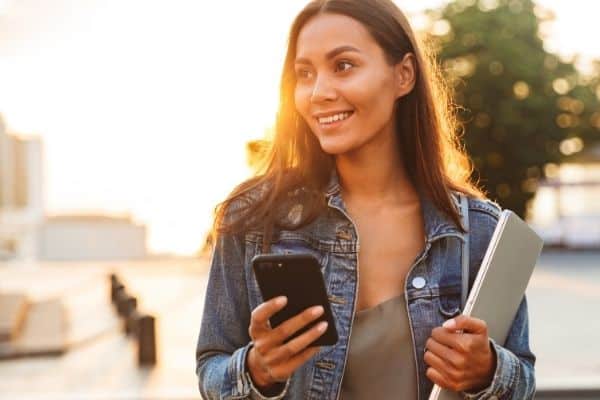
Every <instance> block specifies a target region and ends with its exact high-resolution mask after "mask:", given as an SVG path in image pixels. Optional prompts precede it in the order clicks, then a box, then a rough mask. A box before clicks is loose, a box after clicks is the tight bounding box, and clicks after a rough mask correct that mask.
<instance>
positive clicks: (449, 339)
mask: <svg viewBox="0 0 600 400" xmlns="http://www.w3.org/2000/svg"><path fill="white" fill-rule="evenodd" d="M431 337H432V338H434V339H435V340H436V341H437V342H439V343H441V344H443V345H445V346H447V347H450V348H452V349H454V350H456V351H458V352H460V353H467V352H468V351H469V350H470V348H471V342H472V340H473V338H472V335H469V334H463V333H456V332H450V331H448V330H447V329H445V328H442V327H437V328H434V329H433V330H432V331H431Z"/></svg>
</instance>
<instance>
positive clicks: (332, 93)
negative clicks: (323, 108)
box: [310, 75, 337, 103]
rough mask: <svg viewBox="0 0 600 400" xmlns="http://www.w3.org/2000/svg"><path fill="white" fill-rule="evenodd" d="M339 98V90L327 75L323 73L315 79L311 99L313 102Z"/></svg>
mask: <svg viewBox="0 0 600 400" xmlns="http://www.w3.org/2000/svg"><path fill="white" fill-rule="evenodd" d="M336 98H337V91H336V90H335V88H334V87H333V85H332V84H331V81H330V80H329V79H327V77H325V76H323V75H321V76H319V77H318V78H317V79H316V81H315V86H314V87H313V90H312V94H311V96H310V101H311V102H312V103H319V102H322V101H327V100H335V99H336Z"/></svg>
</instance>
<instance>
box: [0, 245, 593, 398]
mask: <svg viewBox="0 0 600 400" xmlns="http://www.w3.org/2000/svg"><path fill="white" fill-rule="evenodd" d="M599 263H600V252H579V253H574V252H545V253H543V254H542V256H541V258H540V260H539V262H538V266H537V267H536V270H535V272H534V274H533V276H532V279H531V281H530V284H529V287H528V289H527V293H526V294H527V298H528V305H529V317H530V338H531V339H530V340H531V347H532V350H533V352H534V353H535V354H536V356H537V362H536V376H537V386H538V390H539V391H546V392H550V391H552V390H553V391H555V392H556V393H560V392H561V390H563V392H564V389H569V388H579V389H584V388H588V389H600V346H597V344H596V343H597V340H598V332H599V331H600V318H598V315H599V313H598V310H599V309H600V265H599ZM207 267H208V266H207V260H166V261H143V262H115V263H106V262H103V263H43V264H14V263H11V264H7V263H0V290H4V291H17V290H26V291H27V293H28V295H30V296H31V298H32V299H34V300H40V299H45V298H53V297H56V296H61V298H62V299H64V303H65V305H66V306H67V308H68V309H69V316H70V320H71V324H72V326H77V327H75V328H73V330H72V335H73V336H72V337H73V338H79V339H82V338H90V337H91V338H92V339H90V340H73V342H72V347H71V350H70V351H68V352H66V353H65V354H63V355H61V356H58V357H56V356H55V357H37V358H26V359H16V360H9V361H0V399H11V400H12V399H27V400H28V399H32V400H35V399H61V400H63V399H82V400H85V399H106V400H108V399H114V400H119V399H157V400H158V399H165V400H166V399H179V400H182V399H198V398H200V396H199V394H198V390H197V382H196V376H195V374H194V368H195V358H194V349H195V346H196V340H197V335H198V330H199V326H200V320H201V317H202V315H201V314H202V309H203V300H204V293H205V290H206V283H207V276H206V272H207ZM112 271H116V272H117V274H119V276H120V277H121V278H122V280H123V281H124V282H125V285H126V289H127V291H128V292H129V293H130V294H132V295H135V296H137V297H138V309H140V310H141V311H145V312H149V313H151V314H153V315H155V316H156V332H157V352H158V362H157V365H156V366H154V367H151V368H148V367H146V368H139V367H138V366H137V347H136V344H135V341H134V340H133V339H132V338H130V337H128V336H126V335H125V334H124V333H123V332H122V326H121V325H120V323H118V322H119V320H118V317H116V316H115V314H114V311H112V309H111V308H110V303H109V302H110V298H109V293H108V278H107V275H108V274H109V273H110V272H112ZM74 321H77V322H74ZM111 321H112V322H111ZM115 321H116V322H117V323H115ZM73 324H74V325H73ZM593 393H596V394H597V393H598V392H593ZM592 396H595V395H592ZM539 398H557V399H558V398H574V397H570V396H568V395H567V397H542V396H539ZM586 398H600V397H586Z"/></svg>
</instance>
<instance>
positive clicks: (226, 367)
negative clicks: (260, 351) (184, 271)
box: [196, 235, 289, 400]
mask: <svg viewBox="0 0 600 400" xmlns="http://www.w3.org/2000/svg"><path fill="white" fill-rule="evenodd" d="M244 264H245V251H244V240H243V237H242V236H241V235H238V236H236V235H218V237H217V240H216V243H215V247H214V251H213V255H212V257H211V263H210V273H209V278H208V286H207V290H206V296H205V302H204V312H203V315H202V324H201V327H200V335H199V337H198V344H197V348H196V375H197V376H198V386H199V390H200V393H201V395H202V397H203V398H204V399H205V400H217V399H260V400H263V399H280V398H282V397H283V395H284V394H285V392H286V391H287V386H288V385H287V384H286V385H285V386H284V388H282V389H281V393H279V394H277V395H276V396H274V397H266V396H263V395H262V394H261V393H259V392H258V390H257V389H256V388H255V387H254V385H253V384H252V382H251V380H250V378H249V374H247V372H248V371H247V367H246V355H247V353H248V350H249V349H250V347H251V346H252V342H251V341H250V337H249V335H248V327H249V324H250V314H251V310H250V307H249V304H248V293H247V286H246V279H245V273H244ZM287 383H288V384H289V380H288V382H287ZM270 394H271V393H270Z"/></svg>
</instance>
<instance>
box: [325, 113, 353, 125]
mask: <svg viewBox="0 0 600 400" xmlns="http://www.w3.org/2000/svg"><path fill="white" fill-rule="evenodd" d="M350 114H351V113H349V112H343V113H340V114H336V115H330V116H329V117H321V118H319V123H321V124H331V123H332V122H336V121H342V120H344V119H346V118H348V117H349V116H350Z"/></svg>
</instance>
